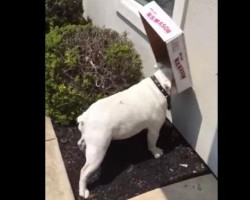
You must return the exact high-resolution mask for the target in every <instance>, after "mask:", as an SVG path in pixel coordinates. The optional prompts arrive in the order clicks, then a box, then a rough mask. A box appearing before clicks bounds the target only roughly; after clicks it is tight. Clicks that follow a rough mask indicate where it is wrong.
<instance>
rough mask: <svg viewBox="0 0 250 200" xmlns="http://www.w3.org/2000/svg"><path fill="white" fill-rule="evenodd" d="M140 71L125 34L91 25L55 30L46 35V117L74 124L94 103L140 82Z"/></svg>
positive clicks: (139, 61)
mask: <svg viewBox="0 0 250 200" xmlns="http://www.w3.org/2000/svg"><path fill="white" fill-rule="evenodd" d="M141 69H142V65H141V60H140V57H139V55H138V54H137V53H136V51H135V50H134V48H133V45H132V43H131V42H129V41H128V40H127V38H126V34H124V35H122V36H121V35H119V34H118V33H116V32H114V31H112V30H110V29H101V28H97V27H93V26H91V25H85V26H82V25H68V26H65V27H61V28H54V29H52V30H51V31H50V33H48V34H47V35H46V70H45V77H46V84H45V85H46V114H47V115H49V116H50V117H51V118H52V119H53V120H54V121H55V122H56V123H61V124H69V123H71V122H74V121H75V120H76V117H77V116H78V115H79V114H81V113H82V112H83V111H84V110H86V109H87V108H88V107H89V106H90V105H91V104H92V103H93V102H95V101H96V100H98V99H100V98H103V97H106V96H109V95H112V94H114V93H117V92H119V91H121V90H124V89H126V88H128V87H130V86H131V85H133V84H136V83H137V82H139V80H140V79H141V78H142V72H141Z"/></svg>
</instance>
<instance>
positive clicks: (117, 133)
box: [77, 65, 173, 198]
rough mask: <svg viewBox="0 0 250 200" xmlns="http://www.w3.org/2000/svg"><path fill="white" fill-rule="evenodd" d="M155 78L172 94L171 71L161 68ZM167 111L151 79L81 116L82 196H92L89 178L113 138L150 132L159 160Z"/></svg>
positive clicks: (152, 149) (148, 137)
mask: <svg viewBox="0 0 250 200" xmlns="http://www.w3.org/2000/svg"><path fill="white" fill-rule="evenodd" d="M154 76H155V77H156V78H157V80H158V81H159V83H160V85H161V86H162V87H163V88H164V89H165V91H166V92H168V94H169V93H170V88H171V82H172V79H173V75H172V70H171V68H168V67H164V66H163V65H159V69H158V70H157V71H156V72H155V73H154ZM166 110H167V100H166V97H165V96H164V95H163V93H162V92H161V91H160V90H159V88H158V87H157V86H156V84H155V83H154V82H153V80H152V79H151V78H150V77H148V78H145V79H143V80H142V81H141V82H139V83H138V84H136V85H134V86H132V87H130V88H128V89H127V90H124V91H122V92H119V93H117V94H114V95H112V96H109V97H107V98H104V99H100V100H98V101H97V102H95V103H94V104H92V105H91V106H90V107H89V109H88V110H87V111H86V112H84V113H83V114H82V115H80V116H79V117H78V118H77V122H78V123H79V124H78V128H79V130H80V131H81V134H82V136H81V138H80V140H79V141H78V146H79V148H80V149H81V150H84V149H85V156H86V163H85V165H84V166H83V168H82V169H81V174H80V181H79V195H80V196H81V197H84V198H88V197H89V190H88V189H87V188H86V182H87V179H88V177H89V176H90V175H91V174H92V173H93V172H94V171H95V170H96V169H97V168H98V167H99V166H100V164H101V162H102V160H103V158H104V156H105V154H106V151H107V149H108V147H109V144H110V142H111V140H113V139H115V140H116V139H125V138H129V137H132V136H134V135H135V134H137V133H139V132H140V131H142V130H143V129H148V134H147V140H148V149H149V151H151V152H152V154H153V155H154V157H155V158H159V157H160V156H161V155H162V154H163V152H162V150H161V149H160V148H158V147H156V142H157V139H158V137H159V131H160V129H161V127H162V125H163V123H164V121H165V118H166Z"/></svg>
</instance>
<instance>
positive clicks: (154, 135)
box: [147, 127, 163, 158]
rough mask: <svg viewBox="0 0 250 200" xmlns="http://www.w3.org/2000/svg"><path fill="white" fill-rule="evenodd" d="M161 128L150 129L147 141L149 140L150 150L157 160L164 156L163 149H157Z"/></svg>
mask: <svg viewBox="0 0 250 200" xmlns="http://www.w3.org/2000/svg"><path fill="white" fill-rule="evenodd" d="M159 134H160V128H159V127H157V128H156V127H154V128H153V127H150V128H149V129H148V134H147V140H148V150H149V151H150V152H151V153H152V154H153V155H154V157H155V158H159V157H161V155H162V154H163V151H162V149H160V148H158V147H156V143H157V140H158V138H159Z"/></svg>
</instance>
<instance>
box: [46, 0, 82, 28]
mask: <svg viewBox="0 0 250 200" xmlns="http://www.w3.org/2000/svg"><path fill="white" fill-rule="evenodd" d="M45 15H46V16H45V31H46V33H48V32H49V30H50V28H52V27H56V26H58V27H61V26H64V25H68V24H86V21H85V20H84V18H83V17H82V15H83V7H82V0H46V1H45Z"/></svg>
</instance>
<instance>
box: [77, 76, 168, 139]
mask: <svg viewBox="0 0 250 200" xmlns="http://www.w3.org/2000/svg"><path fill="white" fill-rule="evenodd" d="M150 81H151V80H149V79H148V78H147V79H144V80H142V81H141V82H140V83H138V84H136V85H134V86H132V87H130V88H129V89H127V90H125V91H123V92H119V93H117V94H114V95H112V96H110V97H107V98H104V99H101V100H98V101H97V102H95V103H94V104H92V105H91V106H90V108H89V109H88V110H87V111H86V112H85V113H84V114H83V115H81V116H80V117H78V120H79V122H80V123H81V122H84V128H85V131H84V132H88V130H89V131H90V130H91V131H92V130H93V129H95V130H96V129H99V130H100V132H104V131H105V132H110V134H111V135H112V139H125V138H128V137H131V136H133V135H134V134H136V133H138V132H140V131H141V130H142V129H145V128H147V126H151V125H153V124H154V123H156V121H159V117H161V118H162V117H164V116H165V113H164V112H165V110H164V109H165V107H162V103H164V104H165V101H166V100H165V99H164V98H163V99H162V103H160V104H159V97H156V96H155V95H154V91H152V89H151V88H150ZM153 87H154V86H153ZM163 115H164V116H163ZM161 121H162V120H161ZM80 123H79V124H80ZM100 134H101V133H100ZM106 134H107V133H106Z"/></svg>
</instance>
